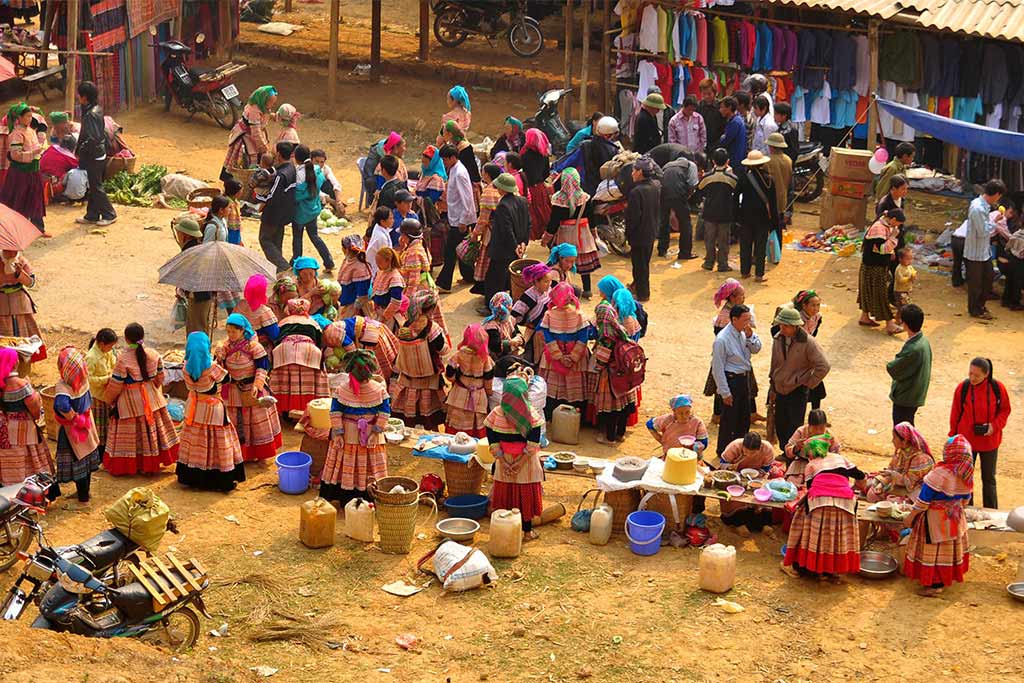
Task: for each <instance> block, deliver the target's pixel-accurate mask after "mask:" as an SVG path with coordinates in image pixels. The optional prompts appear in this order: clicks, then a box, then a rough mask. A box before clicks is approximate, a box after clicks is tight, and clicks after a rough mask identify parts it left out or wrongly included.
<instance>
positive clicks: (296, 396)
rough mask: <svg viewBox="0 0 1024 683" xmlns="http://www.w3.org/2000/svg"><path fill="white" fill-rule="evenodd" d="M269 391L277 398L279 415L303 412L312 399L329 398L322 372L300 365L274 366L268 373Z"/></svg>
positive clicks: (325, 378) (324, 376) (324, 375)
mask: <svg viewBox="0 0 1024 683" xmlns="http://www.w3.org/2000/svg"><path fill="white" fill-rule="evenodd" d="M275 350H276V349H275ZM270 391H271V393H272V394H273V395H274V397H275V398H277V412H278V413H281V414H284V413H287V412H288V411H291V410H305V408H306V405H307V404H309V402H310V401H312V400H313V399H314V398H327V397H328V396H330V391H329V390H328V388H327V375H326V374H324V371H323V370H320V369H316V370H314V369H312V368H307V367H303V366H301V365H284V366H275V367H274V369H273V371H271V373H270Z"/></svg>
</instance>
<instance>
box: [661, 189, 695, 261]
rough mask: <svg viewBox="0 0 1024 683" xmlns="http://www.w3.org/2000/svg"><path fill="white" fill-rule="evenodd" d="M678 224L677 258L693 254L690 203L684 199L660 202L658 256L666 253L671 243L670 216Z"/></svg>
mask: <svg viewBox="0 0 1024 683" xmlns="http://www.w3.org/2000/svg"><path fill="white" fill-rule="evenodd" d="M673 213H675V215H676V220H677V221H678V222H679V257H686V256H689V255H690V254H692V253H693V226H692V225H691V224H690V202H689V201H688V200H686V199H683V198H679V199H662V200H661V230H660V231H659V232H658V256H664V255H665V254H667V253H668V245H669V242H671V241H672V223H671V221H672V214H673Z"/></svg>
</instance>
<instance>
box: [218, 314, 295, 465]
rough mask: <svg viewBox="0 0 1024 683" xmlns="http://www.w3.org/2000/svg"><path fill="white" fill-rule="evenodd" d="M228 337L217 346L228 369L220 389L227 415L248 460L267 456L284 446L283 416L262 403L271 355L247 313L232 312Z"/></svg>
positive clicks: (229, 319)
mask: <svg viewBox="0 0 1024 683" xmlns="http://www.w3.org/2000/svg"><path fill="white" fill-rule="evenodd" d="M224 330H225V331H226V332H227V335H228V338H227V341H225V342H223V343H222V344H220V345H219V346H218V347H217V353H216V358H217V363H218V364H220V366H221V367H223V368H224V369H225V370H227V372H228V380H227V382H226V383H225V385H224V388H223V389H222V390H221V397H222V398H223V399H224V405H225V406H226V407H227V413H228V417H229V418H230V419H231V423H232V424H233V425H234V426H235V433H236V434H237V435H238V441H239V442H240V443H241V444H242V459H243V460H245V461H246V462H252V461H256V460H268V459H270V458H273V457H274V456H275V455H276V454H277V449H278V448H280V447H281V443H282V442H281V420H280V418H278V416H277V411H276V410H274V408H273V406H269V405H261V404H260V402H259V399H260V398H261V397H263V396H267V395H268V392H267V391H266V385H267V378H268V377H269V376H270V358H269V357H268V356H267V352H266V350H265V349H264V348H263V345H262V344H260V343H259V341H258V340H257V338H256V331H255V330H254V329H252V325H250V324H249V321H248V320H247V319H246V318H245V316H243V315H241V314H238V313H232V314H231V315H229V316H228V320H227V324H226V325H225V326H224Z"/></svg>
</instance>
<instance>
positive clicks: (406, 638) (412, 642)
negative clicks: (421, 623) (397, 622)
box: [395, 633, 420, 650]
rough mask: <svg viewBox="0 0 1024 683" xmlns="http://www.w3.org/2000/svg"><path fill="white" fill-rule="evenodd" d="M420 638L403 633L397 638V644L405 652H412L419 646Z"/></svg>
mask: <svg viewBox="0 0 1024 683" xmlns="http://www.w3.org/2000/svg"><path fill="white" fill-rule="evenodd" d="M419 642H420V641H419V638H417V637H416V636H415V635H413V634H412V633H403V634H402V635H400V636H397V637H396V638H395V643H396V644H397V645H398V647H400V648H402V649H403V650H412V649H413V648H415V647H416V646H417V645H419Z"/></svg>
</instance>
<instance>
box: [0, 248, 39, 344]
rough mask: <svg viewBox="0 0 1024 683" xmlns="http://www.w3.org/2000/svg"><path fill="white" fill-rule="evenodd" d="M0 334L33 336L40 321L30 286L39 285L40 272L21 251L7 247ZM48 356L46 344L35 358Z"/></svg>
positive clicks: (2, 261)
mask: <svg viewBox="0 0 1024 683" xmlns="http://www.w3.org/2000/svg"><path fill="white" fill-rule="evenodd" d="M0 265H2V266H3V267H2V268H0V335H2V336H5V337H31V336H33V335H38V334H39V325H37V324H36V316H35V312H36V306H35V303H34V302H33V301H32V297H31V296H29V293H28V290H29V289H31V288H33V287H35V284H36V276H35V273H33V272H32V265H31V264H30V263H29V262H28V259H26V258H25V257H24V256H23V255H22V253H21V252H20V251H9V250H7V249H4V250H3V253H2V256H0ZM45 358H46V347H45V346H44V347H43V348H42V349H40V351H39V352H38V353H37V355H36V356H35V357H34V358H33V360H34V361H39V360H43V359H45Z"/></svg>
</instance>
